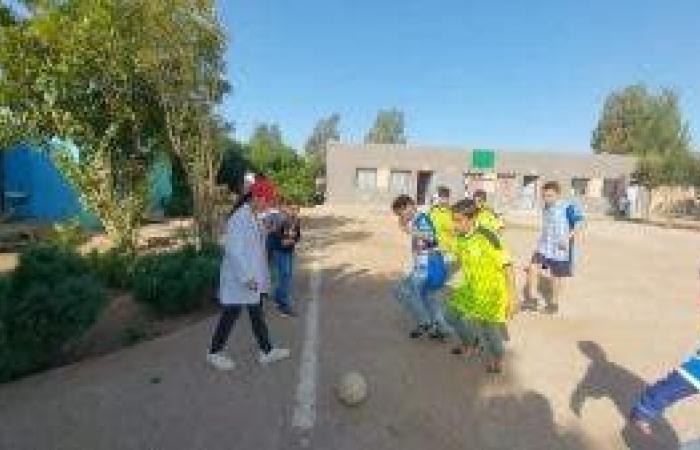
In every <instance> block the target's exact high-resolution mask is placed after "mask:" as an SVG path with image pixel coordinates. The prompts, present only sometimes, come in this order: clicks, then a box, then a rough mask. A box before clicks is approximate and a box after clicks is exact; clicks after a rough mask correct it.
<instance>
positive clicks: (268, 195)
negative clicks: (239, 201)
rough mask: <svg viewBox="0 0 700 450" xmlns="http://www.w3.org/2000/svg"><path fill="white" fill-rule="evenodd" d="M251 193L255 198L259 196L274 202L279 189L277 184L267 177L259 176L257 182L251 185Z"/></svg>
mask: <svg viewBox="0 0 700 450" xmlns="http://www.w3.org/2000/svg"><path fill="white" fill-rule="evenodd" d="M250 195H251V196H253V198H259V199H262V200H265V201H267V202H269V203H272V202H274V201H275V199H277V189H276V188H275V185H274V184H272V182H270V181H269V180H267V179H266V178H262V177H258V178H257V179H256V180H255V183H253V184H252V185H251V186H250Z"/></svg>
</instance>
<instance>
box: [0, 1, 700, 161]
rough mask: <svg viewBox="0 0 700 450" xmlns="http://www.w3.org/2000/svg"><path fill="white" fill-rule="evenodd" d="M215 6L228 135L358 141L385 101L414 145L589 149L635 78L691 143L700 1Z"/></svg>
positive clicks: (699, 62) (698, 99) (699, 111)
mask: <svg viewBox="0 0 700 450" xmlns="http://www.w3.org/2000/svg"><path fill="white" fill-rule="evenodd" d="M0 1H3V0H0ZM4 1H5V2H6V3H9V4H13V3H15V2H14V1H13V0H4ZM217 2H218V10H219V15H220V18H221V21H222V22H223V24H224V26H225V28H226V30H227V34H228V37H229V40H230V42H229V46H228V49H227V52H226V63H227V72H228V78H229V80H230V81H231V82H232V85H233V92H232V94H231V95H229V96H228V98H227V99H226V101H225V103H224V105H223V107H222V113H223V115H224V117H225V118H226V119H227V120H229V121H231V122H233V123H234V126H235V128H236V137H237V138H239V139H247V138H248V137H249V135H250V133H251V132H252V130H253V128H254V127H255V125H256V124H259V123H263V122H266V123H277V124H279V126H280V127H281V129H282V132H283V135H284V137H285V139H286V140H287V141H288V142H289V143H290V144H292V145H293V146H295V147H296V148H301V147H303V145H304V142H305V141H306V139H307V137H308V136H309V134H310V133H311V130H312V129H313V127H314V125H315V124H316V122H317V121H318V119H320V118H322V117H324V116H328V115H330V114H332V113H333V112H337V113H339V114H340V116H341V122H340V132H341V139H342V140H344V141H353V142H354V141H361V140H362V139H363V137H364V135H365V133H366V132H367V130H368V129H369V128H370V127H371V125H372V122H373V121H374V118H375V116H376V113H377V110H379V109H381V108H393V107H396V108H399V109H401V110H403V111H404V113H405V117H406V134H407V136H408V140H409V142H411V143H417V144H432V145H446V146H455V147H471V148H475V147H478V148H506V149H511V150H550V151H563V152H586V151H589V147H590V136H591V131H592V130H593V128H594V127H595V124H596V121H597V118H598V116H599V114H600V111H601V109H602V106H603V102H604V101H605V98H606V96H607V95H608V94H609V93H610V92H612V91H613V90H615V89H619V88H621V87H624V86H626V85H629V84H633V83H640V82H641V83H645V84H647V85H648V86H649V87H650V88H652V89H660V88H662V87H669V88H673V89H675V90H676V91H677V92H678V94H679V95H680V99H681V107H682V109H683V113H684V117H685V118H686V119H687V120H688V122H689V125H690V130H691V134H692V136H693V137H694V144H695V145H696V148H698V147H700V144H698V143H700V32H698V29H697V27H698V19H700V1H698V0H673V1H667V0H666V1H664V0H585V1H582V0H480V1H476V0H353V1H350V0H217Z"/></svg>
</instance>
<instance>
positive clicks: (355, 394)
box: [336, 372, 367, 406]
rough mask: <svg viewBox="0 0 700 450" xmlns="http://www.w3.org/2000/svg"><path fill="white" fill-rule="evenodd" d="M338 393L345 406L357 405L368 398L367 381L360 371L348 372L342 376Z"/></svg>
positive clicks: (337, 389)
mask: <svg viewBox="0 0 700 450" xmlns="http://www.w3.org/2000/svg"><path fill="white" fill-rule="evenodd" d="M336 394H337V395H338V399H339V400H340V401H341V402H342V403H343V404H344V405H345V406H357V405H359V404H360V403H362V402H363V401H365V399H366V398H367V381H366V380H365V377H363V376H362V374H360V373H358V372H348V373H346V374H345V375H343V376H342V377H341V378H340V381H339V382H338V385H337V386H336Z"/></svg>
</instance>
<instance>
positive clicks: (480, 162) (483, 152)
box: [472, 149, 496, 170]
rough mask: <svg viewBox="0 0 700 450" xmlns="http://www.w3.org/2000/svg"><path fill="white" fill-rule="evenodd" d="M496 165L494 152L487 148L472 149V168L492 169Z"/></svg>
mask: <svg viewBox="0 0 700 450" xmlns="http://www.w3.org/2000/svg"><path fill="white" fill-rule="evenodd" d="M495 167H496V152H495V151H493V150H487V149H474V150H472V169H477V170H493V169H494V168H495Z"/></svg>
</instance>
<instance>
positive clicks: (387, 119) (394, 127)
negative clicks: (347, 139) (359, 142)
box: [365, 108, 406, 144]
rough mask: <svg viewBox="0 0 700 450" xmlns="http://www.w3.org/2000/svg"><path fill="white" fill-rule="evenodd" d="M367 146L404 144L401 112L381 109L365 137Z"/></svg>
mask: <svg viewBox="0 0 700 450" xmlns="http://www.w3.org/2000/svg"><path fill="white" fill-rule="evenodd" d="M365 142H366V143H368V144H405V143H406V135H405V130H404V116H403V112H402V111H400V110H398V109H396V108H394V109H382V110H379V112H378V113H377V118H376V119H375V121H374V125H373V126H372V128H371V129H370V130H369V132H368V133H367V135H366V136H365Z"/></svg>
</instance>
